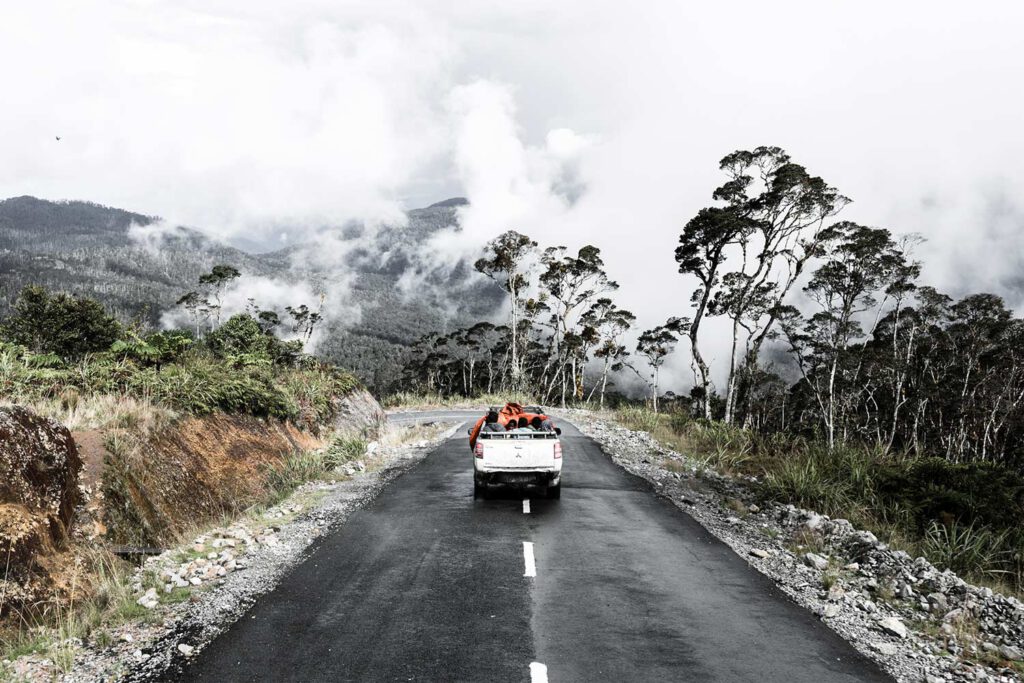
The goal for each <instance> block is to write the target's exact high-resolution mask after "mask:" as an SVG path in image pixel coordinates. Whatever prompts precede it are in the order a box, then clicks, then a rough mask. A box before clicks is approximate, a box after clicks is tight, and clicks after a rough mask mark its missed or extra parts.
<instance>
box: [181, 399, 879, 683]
mask: <svg viewBox="0 0 1024 683" xmlns="http://www.w3.org/2000/svg"><path fill="white" fill-rule="evenodd" d="M469 415H470V414H469V413H464V412H452V411H436V412H433V413H420V414H417V415H415V416H413V415H411V414H400V415H397V416H393V417H392V419H393V420H394V421H396V422H404V421H410V420H420V421H433V420H441V419H455V420H463V419H465V418H466V417H468V416H469ZM560 425H562V426H563V434H562V439H563V445H564V446H563V447H564V454H565V455H564V457H565V463H564V471H563V492H562V498H561V500H556V501H548V500H536V499H535V500H531V501H530V503H529V513H526V512H524V510H525V509H526V506H524V505H523V501H522V496H518V495H507V496H504V497H497V498H493V499H491V500H474V499H473V484H472V475H471V462H470V460H469V458H470V457H471V456H470V452H469V449H468V446H467V443H466V437H465V433H464V430H463V429H460V430H459V431H457V432H456V434H455V436H454V437H453V438H451V439H449V440H448V441H446V442H445V443H443V444H442V445H441V446H440V447H439V448H437V449H436V450H435V451H434V452H432V453H431V454H430V455H429V456H428V457H427V458H426V459H425V460H424V461H423V462H422V463H420V464H419V465H417V466H416V467H414V468H413V469H411V470H410V471H409V472H407V473H406V474H404V475H403V476H401V477H400V478H399V479H397V480H396V481H395V482H394V483H392V484H391V485H390V486H389V487H388V488H387V489H386V490H385V491H384V492H383V493H382V494H381V495H380V496H379V497H378V498H377V499H376V500H375V501H374V502H373V503H371V504H370V505H369V506H368V507H367V508H365V509H363V510H361V511H359V512H357V513H355V514H353V515H352V517H351V518H350V519H349V520H348V521H347V522H346V523H345V524H344V525H343V526H342V527H340V528H339V529H338V531H337V532H335V533H333V534H331V535H330V536H328V537H327V538H325V539H324V540H323V541H322V542H320V543H319V544H318V545H317V546H316V548H315V550H314V551H313V553H312V554H311V556H310V557H309V558H308V559H307V560H306V561H304V562H303V563H302V564H300V565H299V566H297V567H296V568H295V569H294V570H293V571H292V572H291V573H290V574H289V575H288V576H287V577H285V579H284V580H283V581H282V583H281V584H280V585H279V586H278V587H277V588H276V589H275V590H274V591H272V592H271V593H269V594H267V595H266V596H264V597H263V598H262V599H261V600H260V601H259V602H257V604H256V605H254V606H253V607H252V609H250V611H249V612H248V613H247V614H246V615H244V616H243V617H242V619H240V620H239V622H238V623H236V624H235V625H234V626H233V627H231V628H230V629H229V630H227V631H226V632H225V633H223V634H222V635H221V636H219V637H218V638H217V639H215V640H214V641H213V643H211V644H210V645H209V646H208V647H207V648H206V649H204V650H203V651H202V652H201V653H200V655H199V656H197V657H196V659H195V660H194V661H193V662H191V663H190V665H189V667H188V668H187V669H185V670H184V671H183V672H181V673H180V674H179V680H188V681H217V682H218V683H222V682H224V681H530V680H531V667H530V665H531V664H535V666H534V668H533V675H535V676H538V678H535V679H534V680H535V681H536V680H541V679H540V677H539V676H540V675H541V671H542V670H543V668H544V667H546V671H547V679H548V680H550V681H551V682H552V683H562V682H567V681H580V682H582V681H731V682H736V681H785V682H804V681H806V682H808V683H811V682H814V683H817V682H820V681H829V682H831V681H849V682H852V681H889V680H891V679H890V678H889V677H888V676H887V675H885V674H884V673H883V672H882V671H881V670H880V669H879V668H878V667H877V666H876V665H875V664H874V663H873V662H871V661H870V660H868V659H867V658H865V657H863V656H862V655H860V654H859V653H857V652H856V651H855V650H854V649H853V647H851V646H850V645H849V644H848V643H846V642H845V641H843V640H842V639H841V638H840V637H839V636H838V635H836V634H835V633H834V632H832V631H831V630H829V629H828V628H826V627H825V626H824V625H823V624H822V623H821V622H820V621H819V620H818V619H817V618H815V617H814V616H813V615H812V614H811V613H809V612H807V611H806V610H804V609H802V608H800V607H799V606H797V605H796V604H794V603H792V602H790V601H789V600H788V599H787V598H786V597H785V596H784V595H783V594H782V593H781V592H780V591H778V590H777V589H776V588H775V586H774V584H772V582H771V581H770V580H769V579H767V578H766V577H764V576H762V575H761V574H760V573H758V572H757V571H756V570H754V569H753V568H752V567H750V566H749V565H748V564H747V563H746V562H745V561H744V560H743V559H742V558H741V557H739V556H737V555H736V554H735V553H733V552H732V551H731V550H730V549H729V548H728V547H726V546H725V545H724V544H723V543H721V542H720V541H718V540H717V539H715V538H714V537H713V536H711V535H710V534H709V533H708V532H707V531H705V530H704V528H703V527H701V526H700V525H699V524H697V523H696V522H695V521H694V520H693V519H692V518H691V517H689V516H688V515H686V514H685V513H683V512H682V511H680V510H679V509H678V508H676V507H675V506H674V505H672V504H671V503H670V502H669V501H667V500H664V499H663V498H660V497H658V496H657V495H655V494H654V492H653V491H652V490H651V488H650V487H649V486H648V485H647V483H646V482H644V481H643V480H641V479H639V478H637V477H634V476H632V475H630V474H628V473H626V472H625V471H624V470H622V469H621V468H619V467H617V466H616V465H615V464H613V463H612V462H611V460H610V459H609V458H608V457H607V456H606V455H605V454H604V453H603V452H602V451H601V450H600V448H599V447H598V446H597V445H596V444H595V443H594V442H593V441H591V440H590V439H588V438H586V437H584V436H583V435H582V434H580V432H579V431H578V430H577V429H575V428H574V427H572V426H571V425H568V424H566V423H565V422H560ZM524 544H532V545H530V546H529V548H530V549H531V550H532V551H533V556H534V558H535V568H536V577H527V576H524V574H526V573H529V572H528V570H527V567H528V560H527V559H526V558H525V557H524V549H525V548H526V546H525V545H524ZM536 664H542V665H543V667H537V666H536Z"/></svg>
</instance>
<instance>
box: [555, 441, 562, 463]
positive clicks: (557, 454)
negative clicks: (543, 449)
mask: <svg viewBox="0 0 1024 683" xmlns="http://www.w3.org/2000/svg"><path fill="white" fill-rule="evenodd" d="M561 457H562V444H560V443H559V442H557V441H556V442H555V460H558V459H559V458H561Z"/></svg>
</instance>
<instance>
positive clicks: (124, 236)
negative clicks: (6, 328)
mask: <svg viewBox="0 0 1024 683" xmlns="http://www.w3.org/2000/svg"><path fill="white" fill-rule="evenodd" d="M466 203H467V202H466V200H465V199H463V198H451V199H446V200H444V201H441V202H437V203H435V204H432V205H430V206H428V207H426V208H422V209H413V210H411V211H409V212H408V214H407V215H408V220H407V223H406V224H405V225H396V226H384V227H382V228H380V229H379V230H378V231H377V232H376V233H375V235H374V236H373V239H372V240H362V242H361V243H360V244H359V245H358V246H355V247H354V248H353V249H351V251H350V252H349V253H348V254H347V256H346V259H345V267H346V269H347V270H348V271H349V272H351V273H353V274H354V275H355V278H354V281H353V284H352V288H351V289H352V291H351V297H352V300H353V301H352V302H351V303H355V304H357V305H358V306H359V307H360V308H361V310H362V312H363V316H362V322H361V323H360V324H359V325H358V326H353V327H350V328H348V329H343V328H344V327H345V326H344V325H339V326H338V327H337V329H334V330H332V331H331V334H330V336H329V338H328V340H327V342H326V343H324V344H322V345H321V348H320V349H319V351H320V352H321V353H322V354H323V355H325V356H327V357H329V358H331V359H332V360H335V361H336V362H338V363H339V364H342V365H344V366H346V367H348V368H350V369H351V370H352V371H353V372H355V373H356V374H357V375H358V376H359V377H360V379H362V380H363V381H364V382H366V383H367V384H368V385H370V386H371V387H373V388H376V389H378V390H383V389H385V388H391V387H392V385H393V384H394V382H395V381H396V379H397V368H398V367H399V365H400V361H401V359H402V357H403V356H404V354H405V353H406V350H407V348H408V346H409V345H410V344H411V343H412V342H413V341H415V340H416V339H417V338H419V337H420V336H421V335H423V334H426V333H428V332H431V331H434V330H437V329H441V328H443V327H445V326H446V325H451V324H453V322H455V323H458V322H459V321H460V320H464V321H469V320H478V319H479V318H480V317H485V316H486V314H487V313H488V311H490V310H492V309H493V307H494V306H495V305H497V304H498V302H499V301H500V292H498V291H497V290H496V289H495V288H493V287H489V286H479V285H472V286H471V285H469V283H468V277H467V276H468V264H464V266H463V267H462V268H457V269H456V271H455V272H454V273H453V274H452V275H451V276H450V278H451V279H450V281H446V282H437V283H436V285H437V290H436V291H429V290H424V291H421V292H418V293H417V294H416V295H415V296H413V297H412V298H409V297H406V296H404V295H403V294H402V293H400V292H399V291H398V287H397V285H398V280H399V278H401V276H402V275H403V274H405V272H406V271H407V269H408V268H409V267H410V264H411V261H412V259H413V258H414V252H416V251H417V250H419V249H421V248H422V246H423V245H424V243H425V242H426V241H427V240H428V239H429V238H430V237H431V236H432V235H434V234H435V233H437V232H438V231H439V230H443V229H445V228H447V227H450V226H453V225H455V226H457V223H458V216H457V208H458V207H459V206H463V205H465V204H466ZM159 220H160V219H159V218H157V217H155V216H149V215H145V214H140V213H133V212H130V211H125V210H122V209H117V208H111V207H106V206H101V205H99V204H94V203H91V202H84V201H61V202H54V201H48V200H44V199H37V198H35V197H28V196H24V197H13V198H11V199H7V200H3V201H0V316H3V315H6V314H7V312H8V311H9V310H10V306H11V305H12V304H13V302H14V300H15V299H16V297H17V294H18V292H19V291H20V290H21V289H22V287H24V286H25V285H27V284H41V285H44V286H46V287H48V288H50V289H53V290H58V291H67V292H72V293H75V294H79V295H85V296H90V297H93V298H96V299H98V300H99V301H101V302H102V303H103V304H104V305H105V306H107V307H108V308H109V309H110V310H112V311H113V312H115V313H116V314H117V315H118V316H119V317H121V318H122V319H125V320H131V319H139V320H141V321H143V322H144V323H146V324H148V325H151V326H155V325H157V324H158V321H159V319H160V316H161V314H162V313H163V312H164V311H166V310H168V309H170V308H171V307H173V306H174V302H175V301H177V299H178V297H180V296H181V294H182V293H184V292H185V291H188V290H189V289H192V288H194V286H195V283H196V281H197V280H198V278H199V275H200V274H202V273H204V272H208V271H209V270H210V268H211V267H212V266H213V265H214V264H217V263H230V264H231V265H234V266H235V267H237V268H238V269H239V270H241V271H242V272H243V273H245V274H250V275H262V276H267V277H279V278H285V277H289V278H293V279H294V278H302V279H310V280H314V281H315V280H317V279H318V278H319V279H324V278H327V277H328V274H326V273H324V272H322V271H319V270H318V269H317V268H316V266H315V265H306V264H303V263H296V261H301V253H302V250H303V249H304V248H309V247H308V246H307V245H296V246H291V247H287V248H285V249H281V250H277V251H273V252H269V253H263V254H252V253H248V252H246V251H243V250H241V249H237V248H235V247H232V246H228V245H225V244H223V243H220V242H217V241H215V240H212V239H210V238H209V237H207V236H205V235H204V234H203V233H202V232H200V231H198V230H193V229H189V228H184V227H178V228H168V229H161V239H160V242H159V247H158V248H156V247H155V246H153V245H148V246H147V244H145V243H144V241H140V240H138V239H135V238H133V235H132V234H130V230H131V229H132V226H133V225H134V226H141V227H145V226H151V225H153V224H154V223H156V222H158V221H159ZM356 227H357V228H358V226H356ZM359 233H360V230H359V229H355V230H349V231H347V232H345V233H344V234H346V235H348V236H349V237H350V239H353V240H355V239H358V238H359V237H358V235H359ZM384 255H386V256H387V258H383V257H384ZM325 284H326V285H327V286H329V281H326V280H325ZM453 291H455V292H458V296H456V297H453V296H452V292H453ZM453 300H454V309H455V321H452V320H449V319H448V316H449V315H450V314H451V313H452V306H453Z"/></svg>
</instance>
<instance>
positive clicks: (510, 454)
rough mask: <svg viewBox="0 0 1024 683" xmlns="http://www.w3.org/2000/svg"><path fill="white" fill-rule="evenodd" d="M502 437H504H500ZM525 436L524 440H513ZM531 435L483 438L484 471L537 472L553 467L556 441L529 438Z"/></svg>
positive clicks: (481, 441)
mask: <svg viewBox="0 0 1024 683" xmlns="http://www.w3.org/2000/svg"><path fill="white" fill-rule="evenodd" d="M501 436H504V435H501ZM516 436H526V438H515V437H516ZM531 437H532V435H511V436H510V437H505V438H484V439H481V440H480V443H481V444H483V451H484V454H483V456H484V457H483V462H482V463H481V464H482V465H483V467H484V468H485V469H506V470H537V469H549V468H553V467H554V466H555V445H556V444H558V440H557V439H554V438H547V435H544V436H542V437H540V438H531Z"/></svg>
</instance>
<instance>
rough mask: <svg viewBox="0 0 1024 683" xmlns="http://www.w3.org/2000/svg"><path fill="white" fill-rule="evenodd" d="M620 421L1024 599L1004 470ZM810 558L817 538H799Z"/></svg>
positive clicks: (652, 418) (707, 426)
mask: <svg viewBox="0 0 1024 683" xmlns="http://www.w3.org/2000/svg"><path fill="white" fill-rule="evenodd" d="M616 418H617V420H618V421H619V422H620V423H621V424H623V425H624V426H626V427H629V428H630V429H640V430H644V431H648V432H650V433H651V435H652V436H654V437H655V438H656V439H657V440H658V441H659V442H661V443H663V444H665V445H666V446H669V447H671V448H673V449H675V450H677V451H679V452H680V453H683V454H684V455H687V456H689V457H690V458H692V459H694V460H697V461H701V462H704V463H706V464H707V466H709V467H711V468H713V469H715V470H717V471H719V472H723V473H732V474H746V475H752V476H754V477H756V483H753V484H752V486H754V487H755V490H756V492H757V493H758V494H759V495H760V496H762V497H763V498H764V499H766V500H774V501H778V502H783V503H793V504H794V505H797V506H800V507H805V508H809V509H813V510H816V511H818V512H821V513H824V514H828V515H831V516H833V517H843V518H846V519H849V520H850V521H851V522H853V523H854V524H855V525H857V526H859V527H861V528H865V529H869V530H871V531H873V532H875V533H876V534H878V535H879V536H880V537H882V538H884V539H885V540H887V541H888V542H890V543H891V544H893V545H894V546H896V547H900V548H903V549H905V550H907V551H908V552H910V553H911V554H915V555H923V556H924V557H927V558H928V559H929V560H930V561H931V562H933V563H934V564H935V565H936V566H938V567H940V568H949V569H952V570H953V571H955V572H957V573H958V574H959V575H961V576H963V577H964V578H966V579H968V580H970V581H973V582H976V583H982V584H985V585H991V586H994V587H996V588H1000V589H1003V590H1009V591H1018V592H1019V591H1021V590H1024V530H1022V529H1021V528H1020V525H1019V520H1020V519H1024V476H1022V475H1021V474H1019V473H1018V472H1016V471H1014V470H1013V469H1011V468H1009V467H1006V466H1004V465H999V464H994V463H984V462H962V463H954V462H949V461H947V460H944V459H941V458H925V457H918V456H914V455H912V454H893V453H887V452H886V451H885V450H884V449H882V448H878V447H867V446H856V445H853V444H840V445H837V446H836V447H834V448H833V449H832V450H830V449H829V448H828V443H827V441H826V440H824V439H817V440H816V439H806V438H803V437H799V436H788V435H781V434H773V435H763V434H760V433H757V432H753V431H750V430H744V429H741V428H739V427H732V426H728V425H724V424H722V423H719V422H709V421H706V420H704V419H693V418H690V417H688V416H687V415H686V414H684V413H671V414H666V413H660V414H655V413H654V412H652V411H650V410H645V409H640V408H627V409H622V410H620V411H618V412H617V413H616ZM799 545H800V546H801V548H803V551H804V552H806V550H807V549H808V548H811V549H813V548H814V547H815V539H813V538H806V539H800V540H799Z"/></svg>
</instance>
